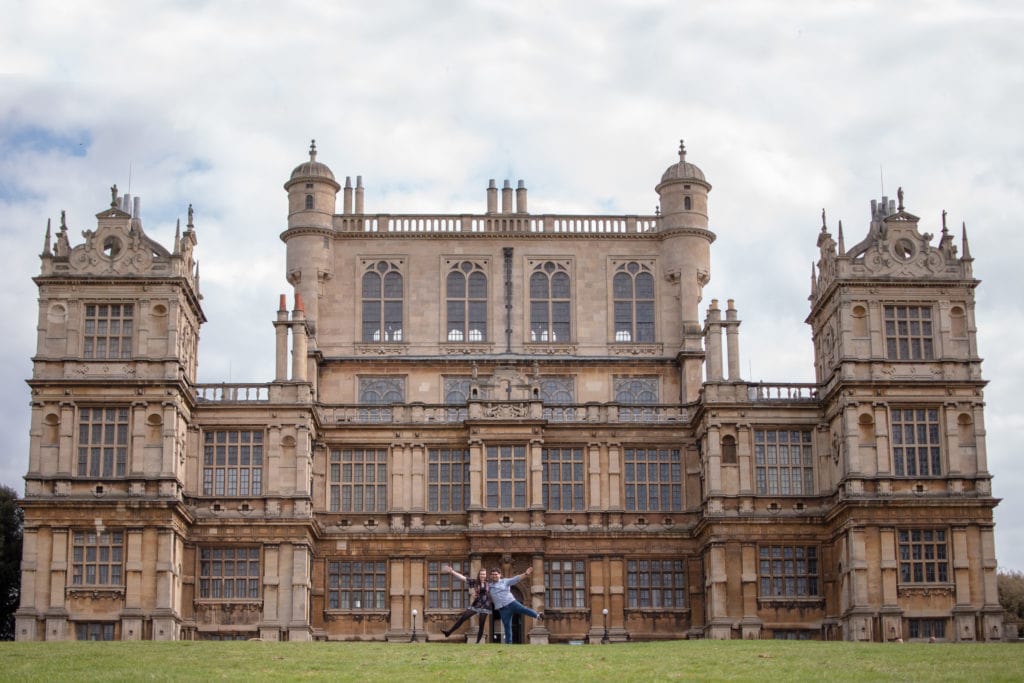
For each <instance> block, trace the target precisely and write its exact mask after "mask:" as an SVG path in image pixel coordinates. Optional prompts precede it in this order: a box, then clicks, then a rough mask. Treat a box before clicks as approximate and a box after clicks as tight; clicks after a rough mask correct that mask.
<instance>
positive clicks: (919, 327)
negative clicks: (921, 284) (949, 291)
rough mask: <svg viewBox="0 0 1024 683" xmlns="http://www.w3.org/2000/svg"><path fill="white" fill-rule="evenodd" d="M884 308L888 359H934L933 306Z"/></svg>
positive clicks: (888, 306)
mask: <svg viewBox="0 0 1024 683" xmlns="http://www.w3.org/2000/svg"><path fill="white" fill-rule="evenodd" d="M884 308H885V357H886V358H888V359H890V360H931V359H932V358H933V351H932V309H931V306H906V305H899V306H898V305H895V304H890V305H887V306H885V307H884Z"/></svg>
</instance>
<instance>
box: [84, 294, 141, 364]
mask: <svg viewBox="0 0 1024 683" xmlns="http://www.w3.org/2000/svg"><path fill="white" fill-rule="evenodd" d="M134 313H135V305H134V304H86V305H85V338H84V340H83V342H84V344H83V346H82V355H84V356H85V357H86V358H108V359H117V358H131V356H132V317H133V315H134Z"/></svg>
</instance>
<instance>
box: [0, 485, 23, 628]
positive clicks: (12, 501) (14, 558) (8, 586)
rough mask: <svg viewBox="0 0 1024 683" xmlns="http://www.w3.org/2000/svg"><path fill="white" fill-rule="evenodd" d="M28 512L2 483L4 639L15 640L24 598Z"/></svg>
mask: <svg viewBox="0 0 1024 683" xmlns="http://www.w3.org/2000/svg"><path fill="white" fill-rule="evenodd" d="M24 522H25V513H24V511H23V510H22V509H21V506H19V505H18V493H17V492H16V491H15V490H14V489H12V488H10V487H8V486H0V640H14V611H15V610H17V609H18V600H19V599H20V598H21V537H22V532H23V527H24Z"/></svg>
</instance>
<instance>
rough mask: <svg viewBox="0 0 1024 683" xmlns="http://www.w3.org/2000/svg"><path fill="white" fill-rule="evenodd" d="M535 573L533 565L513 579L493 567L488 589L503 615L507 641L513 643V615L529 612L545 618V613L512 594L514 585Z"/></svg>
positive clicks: (503, 629) (492, 600)
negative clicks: (537, 610) (526, 604)
mask: <svg viewBox="0 0 1024 683" xmlns="http://www.w3.org/2000/svg"><path fill="white" fill-rule="evenodd" d="M532 573H533V567H527V568H526V571H524V572H523V573H522V574H517V575H515V576H513V577H512V578H511V579H503V578H501V570H500V569H498V568H497V567H494V568H493V569H491V582H490V585H489V588H488V591H489V592H490V594H491V602H493V603H494V609H496V610H498V616H500V617H501V630H502V631H503V632H504V634H505V643H506V644H511V643H512V615H513V614H527V615H529V616H531V617H533V618H534V619H543V618H544V615H543V614H540V613H538V612H534V611H533V610H532V609H530V608H529V607H526V606H525V605H523V604H522V603H520V602H519V601H518V600H516V599H515V596H513V595H512V586H514V585H516V584H517V583H519V582H520V581H522V580H523V579H525V578H526V577H527V576H529V575H530V574H532Z"/></svg>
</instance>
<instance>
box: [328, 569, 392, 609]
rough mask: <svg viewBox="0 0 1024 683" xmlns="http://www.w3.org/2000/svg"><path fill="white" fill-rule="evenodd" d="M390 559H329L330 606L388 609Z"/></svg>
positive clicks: (337, 607) (329, 607)
mask: <svg viewBox="0 0 1024 683" xmlns="http://www.w3.org/2000/svg"><path fill="white" fill-rule="evenodd" d="M386 588H387V562H383V561H365V562H328V563H327V608H328V609H348V610H380V609H387V604H386V602H385V599H384V596H385V595H386Z"/></svg>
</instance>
